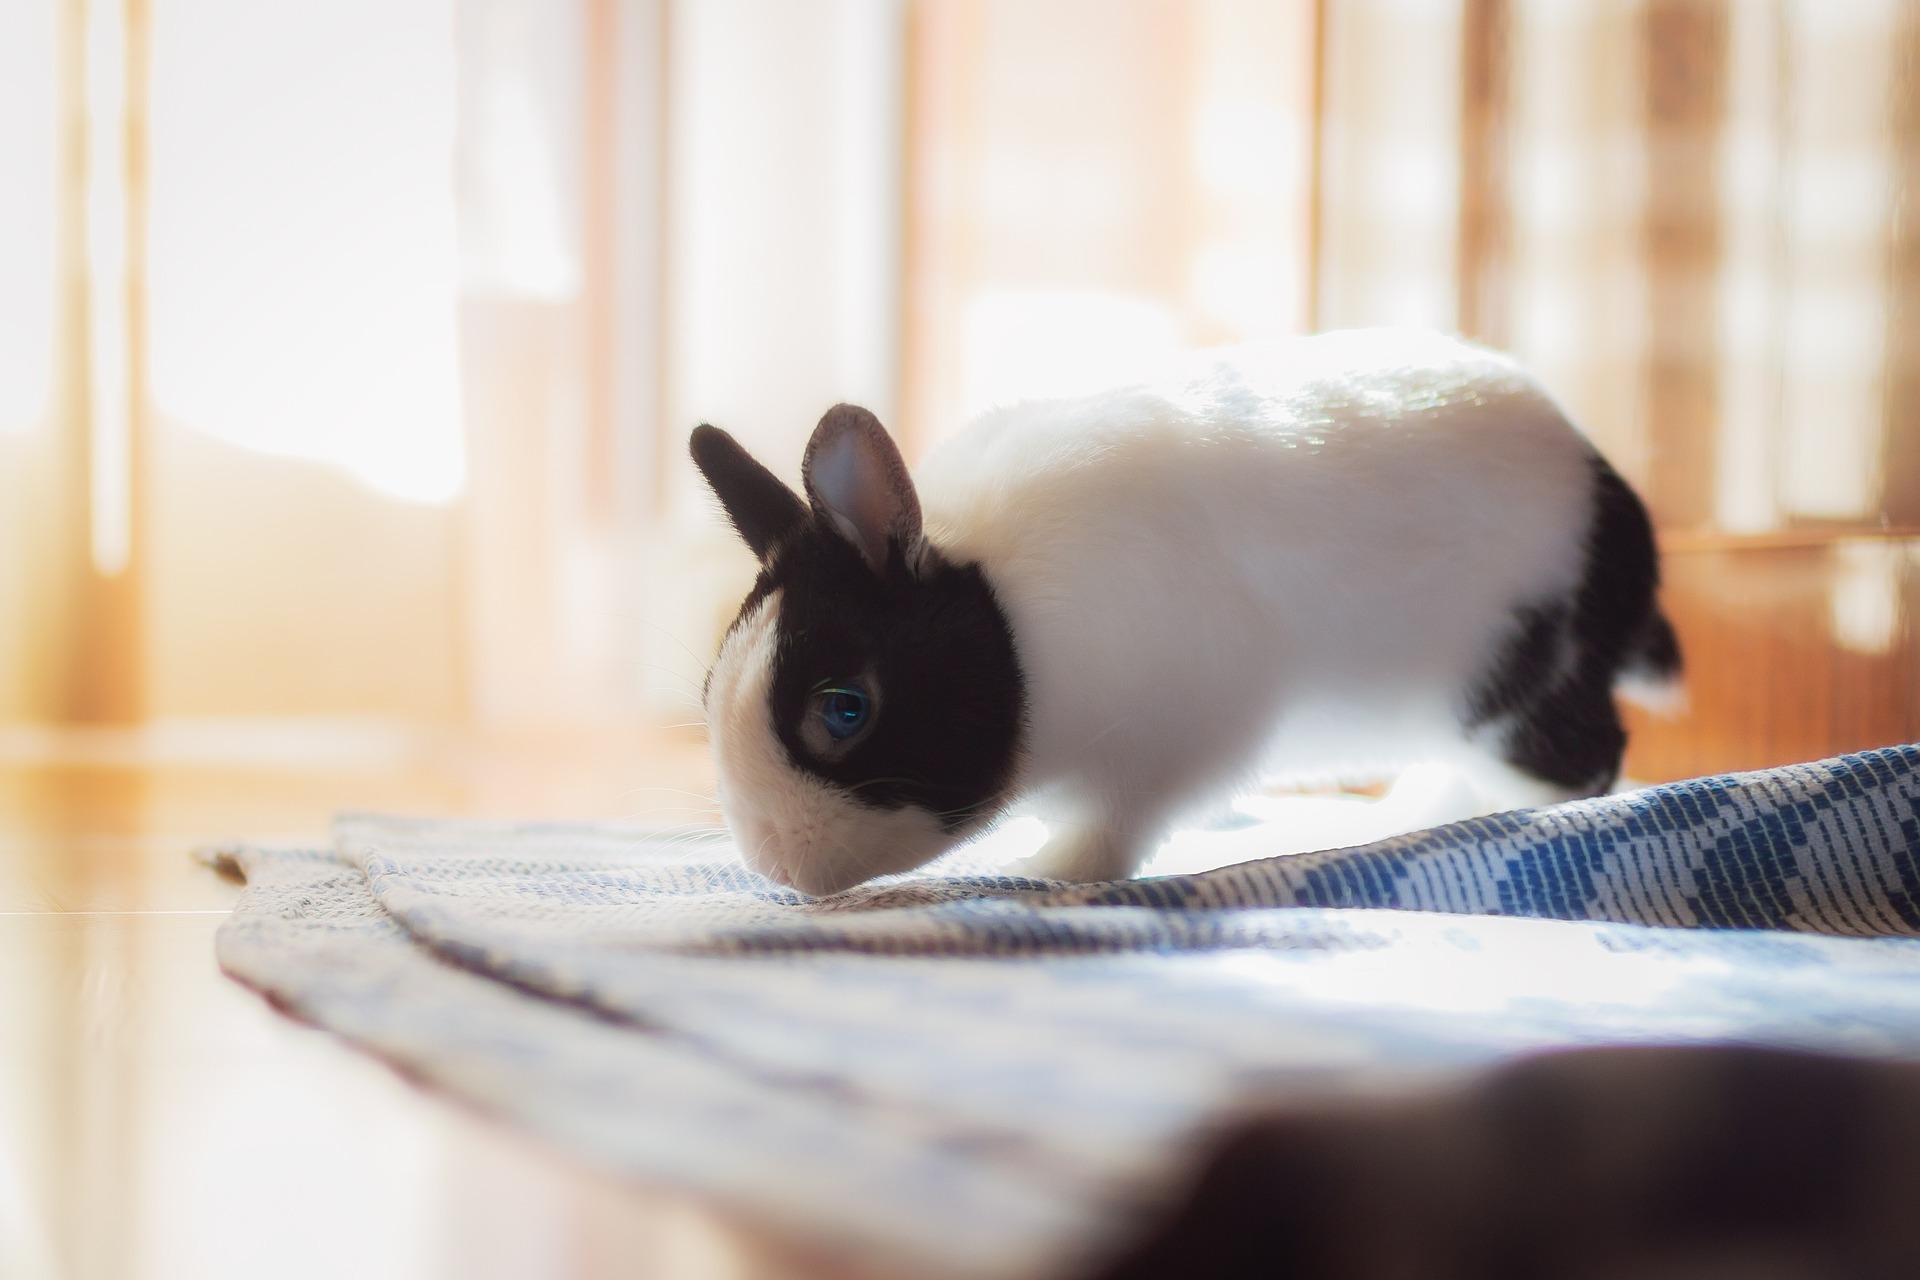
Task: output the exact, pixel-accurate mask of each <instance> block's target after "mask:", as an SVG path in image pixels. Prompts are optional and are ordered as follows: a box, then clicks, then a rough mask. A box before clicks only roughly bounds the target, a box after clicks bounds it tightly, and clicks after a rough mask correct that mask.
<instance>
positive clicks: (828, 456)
mask: <svg viewBox="0 0 1920 1280" xmlns="http://www.w3.org/2000/svg"><path fill="white" fill-rule="evenodd" d="M800 471H801V475H802V476H803V477H804V479H805V481H806V488H807V498H808V500H809V501H811V502H812V503H813V509H814V510H815V511H817V512H819V513H820V514H821V515H824V516H825V517H827V519H828V520H829V521H830V522H831V523H832V525H833V527H834V528H835V529H837V530H838V531H839V532H840V535H841V536H842V537H844V538H845V539H846V540H847V541H848V542H851V543H852V544H853V545H854V547H855V548H857V549H858V550H859V552H860V554H861V556H862V557H863V558H864V559H865V560H866V562H867V565H868V567H870V568H871V569H872V570H873V571H874V572H875V573H881V574H884V573H885V572H886V570H887V565H888V562H889V560H890V559H891V557H892V555H893V552H894V549H895V548H898V550H899V553H900V556H901V558H902V561H903V563H904V564H905V565H906V567H907V569H908V571H909V572H913V571H916V570H917V569H918V566H919V563H920V558H921V555H922V553H923V551H924V547H923V545H922V538H921V533H920V496H919V494H917V493H915V492H914V488H913V477H912V476H910V475H908V474H907V464H906V462H905V461H904V460H903V459H902V458H901V457H900V450H899V449H898V448H896V447H895V446H894V443H893V437H891V436H889V435H888V434H887V429H886V428H885V427H883V426H881V425H880V419H878V418H876V417H874V416H873V414H871V413H869V412H868V411H867V410H865V409H862V408H861V407H860V406H858V405H852V404H837V405H835V406H834V407H833V408H831V409H829V410H827V412H826V416H824V417H822V418H821V419H820V425H819V426H817V427H815V428H814V430H813V439H812V440H810V441H808V442H807V454H806V457H805V459H804V460H803V461H802V462H801V464H800Z"/></svg>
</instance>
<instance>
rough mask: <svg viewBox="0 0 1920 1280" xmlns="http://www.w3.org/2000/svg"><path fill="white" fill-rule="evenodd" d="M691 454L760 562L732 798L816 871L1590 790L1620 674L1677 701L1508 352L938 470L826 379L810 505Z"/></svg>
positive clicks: (1668, 672)
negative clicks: (1189, 822) (1257, 794)
mask: <svg viewBox="0 0 1920 1280" xmlns="http://www.w3.org/2000/svg"><path fill="white" fill-rule="evenodd" d="M689 444H690V449H691V452H692V455H693V460H694V462H695V464H696V465H697V467H698V468H699V470H700V471H701V473H702V474H703V475H704V477H705V479H706V481H707V483H708V484H709V485H710V486H711V488H712V490H713V493H714V494H715V496H716V497H717V498H718V499H719V501H720V504H721V505H722V507H723V508H724V509H725V511H726V514H727V517H728V518H729V520H730V521H731V522H732V524H733V526H734V528H735V529H736V530H737V531H738V532H739V534H740V536H741V537H742V538H743V539H744V540H745V541H746V543H747V546H748V547H749V548H750V549H751V550H752V551H753V553H754V555H755V556H757V557H758V558H759V562H760V569H759V575H758V577H757V579H756V580H755V583H754V585H753V589H752V591H751V592H750V593H749V594H748V595H747V597H746V599H745V601H744V602H743V603H742V605H741V606H740V610H739V614H738V616H737V617H736V618H735V619H734V621H733V624H732V626H731V627H730V628H729V630H728V631H727V633H726V636H725V638H724V639H723V641H722V642H721V646H720V649H719V653H718V656H717V657H716V658H715V660H714V662H713V664H712V667H711V669H710V671H709V672H708V676H707V681H706V686H705V690H704V694H703V698H704V702H705V706H706V709H707V715H708V725H709V730H710V739H711V744H712V748H713V751H714V756H715V760H716V764H717V770H718V776H719V791H718V798H719V801H720V805H721V811H722V814H723V815H724V817H725V819H726V821H727V823H728V825H729V827H730V828H731V830H732V832H733V834H734V836H735V838H736V840H737V841H738V843H739V845H740V848H741V851H742V854H743V856H744V858H745V859H746V861H747V863H748V865H749V866H751V867H752V868H754V869H755V870H757V871H759V872H761V873H762V874H764V875H765V876H767V877H769V878H770V879H772V880H774V881H777V882H779V883H781V884H783V885H786V886H789V887H791V888H793V889H797V890H799V891H801V892H803V893H806V894H810V895H815V896H820V895H827V894H832V893H835V892H838V891H841V890H844V889H846V888H849V887H851V886H853V885H856V884H858V883H861V882H862V881H865V880H867V879H870V878H872V877H875V876H879V875H884V874H890V873H895V872H903V871H907V870H910V869H912V868H915V867H919V866H921V865H923V864H925V863H926V862H928V861H929V860H931V859H933V858H934V857H936V856H937V855H939V854H941V853H942V852H943V851H946V850H947V849H949V848H951V847H953V846H955V845H956V844H958V843H960V842H962V841H965V840H967V839H969V838H971V837H972V836H973V835H975V834H977V833H979V832H980V831H982V830H983V829H985V828H986V827H987V826H988V825H989V824H990V823H991V822H992V821H993V820H994V819H995V818H996V817H997V816H998V815H1000V814H1001V813H1003V812H1005V811H1006V810H1007V809H1008V807H1009V806H1010V805H1011V804H1013V803H1014V802H1015V801H1016V800H1020V799H1022V798H1028V797H1040V798H1042V799H1043V800H1045V801H1046V802H1047V803H1048V804H1049V805H1051V810H1050V812H1051V813H1052V815H1053V816H1054V817H1055V818H1056V819H1059V820H1060V824H1059V826H1058V827H1056V828H1055V830H1054V834H1053V835H1052V838H1051V839H1050V840H1049V842H1048V843H1047V844H1046V846H1045V847H1044V848H1043V849H1041V851H1040V852H1039V853H1038V854H1037V855H1036V856H1035V857H1034V858H1033V859H1030V860H1029V862H1028V864H1027V865H1026V867H1025V870H1027V871H1028V872H1030V873H1032V874H1036V875H1042V876H1047V877H1051V878H1055V879H1060V880H1067V881H1101V880H1109V879H1119V878H1123V877H1126V876H1129V875H1132V874H1134V873H1135V872H1136V871H1137V870H1138V869H1139V868H1140V866H1141V865H1142V863H1143V861H1144V860H1145V859H1146V858H1147V857H1148V856H1149V855H1150V854H1151V853H1152V852H1153V850H1154V848H1155V847H1156V845H1157V844H1158V843H1159V842H1160V841H1161V840H1162V839H1163V838H1164V837H1165V836H1166V835H1167V834H1168V832H1169V830H1170V828H1171V824H1172V822H1173V821H1174V819H1175V818H1177V817H1179V816H1182V815H1183V814H1185V813H1187V812H1189V811H1192V810H1194V809H1196V808H1198V807H1201V806H1203V805H1205V804H1206V803H1208V802H1210V801H1211V802H1218V800H1219V798H1220V797H1222V796H1225V795H1230V794H1231V793H1232V792H1233V791H1234V790H1235V789H1237V788H1243V787H1245V786H1247V785H1249V784H1252V783H1256V782H1259V781H1261V780H1263V779H1266V778H1269V777H1271V776H1273V775H1275V774H1281V775H1287V776H1292V777H1296V778H1320V779H1339V778H1350V777H1354V776H1374V777H1378V776H1381V774H1380V770H1382V769H1385V768H1390V767H1393V766H1396V765H1404V764H1408V763H1413V762H1418V761H1426V760H1447V761H1452V762H1454V763H1455V764H1456V765H1457V766H1459V767H1460V768H1462V769H1464V770H1466V771H1467V774H1468V776H1470V777H1473V778H1475V779H1476V780H1478V782H1479V783H1480V784H1481V785H1482V786H1484V788H1485V789H1487V790H1488V791H1490V792H1491V793H1492V794H1493V795H1495V796H1496V797H1499V798H1501V799H1502V800H1504V801H1507V802H1514V803H1517V804H1546V803H1556V802H1559V801H1563V800H1569V799H1574V798H1578V797H1584V796H1590V795H1596V794H1600V793H1603V792H1605V791H1607V790H1608V789H1609V788H1610V787H1611V786H1612V785H1613V784H1614V782H1615V779H1616V777H1617V774H1618V771H1619V767H1620V759H1621V754H1622V751H1623V750H1624V748H1625V744H1626V734H1625V731H1624V730H1623V729H1622V727H1621V723H1620V718H1619V715H1618V712H1617V710H1616V708H1615V704H1614V700H1613V694H1614V692H1615V690H1616V688H1618V689H1619V690H1620V691H1621V692H1622V693H1625V694H1628V695H1629V696H1632V695H1634V694H1636V693H1637V694H1638V696H1639V698H1640V699H1641V700H1644V701H1647V702H1649V703H1650V704H1656V705H1657V704H1658V703H1659V702H1660V701H1662V700H1663V699H1670V698H1671V697H1673V696H1674V695H1675V694H1676V691H1677V689H1678V677H1679V674H1680V667H1681V659H1680V650H1679V645H1678V642H1677V639H1676V637H1675V634H1674V631H1673V628H1672V626H1671V625H1670V624H1669V622H1668V621H1667V619H1666V617H1665V616H1664V615H1663V614H1662V613H1661V611H1660V609H1659V607H1658V605H1657V602H1656V591H1657V587H1658V580H1659V568H1658V559H1657V552H1656V548H1655V543H1654V537H1653V531H1652V528H1651V525H1650V523H1649V521H1648V517H1647V513H1646V510H1645V508H1644V507H1643V506H1642V504H1641V502H1640V500H1639V499H1638V498H1637V497H1636V496H1635V495H1634V493H1633V491H1632V490H1631V489H1630V488H1629V487H1628V486H1627V484H1626V482H1625V481H1623V480H1622V479H1621V477H1620V476H1619V475H1618V474H1617V473H1616V472H1615V471H1614V469H1613V468H1612V467H1611V466H1609V465H1608V464H1607V462H1606V461H1605V460H1604V459H1603V458H1602V457H1601V456H1600V454H1599V453H1598V452H1597V451H1596V450H1595V449H1594V448H1593V446H1592V445H1591V444H1589V443H1588V441H1587V440H1586V438H1585V437H1584V436H1582V435H1581V434H1580V432H1579V431H1578V430H1577V429H1576V428H1575V427H1574V426H1573V425H1572V424H1571V423H1570V422H1569V421H1568V419H1567V417H1566V416H1565V414H1563V413H1562V412H1561V410H1560V409H1559V408H1558V407H1557V406H1556V405H1555V403H1554V402H1553V400H1552V399H1551V398H1549V396H1548V395H1547V393H1546V392H1545V391H1543V390H1542V389H1541V388H1540V386H1539V385H1538V384H1537V383H1536V382H1535V381H1534V380H1533V379H1532V378H1531V377H1529V376H1528V374H1527V373H1525V372H1524V371H1523V370H1522V369H1521V367H1520V366H1519V365H1518V364H1517V363H1516V362H1515V361H1513V360H1512V359H1510V358H1509V357H1507V356H1504V355H1501V354H1497V353H1495V352H1492V351H1489V350H1486V349H1483V348H1480V347H1478V346H1474V345H1470V344H1468V343H1466V342H1463V341H1461V340H1459V339H1455V338H1452V337H1448V336H1445V335H1441V334H1437V333H1424V332H1410V331H1397V330H1353V331H1347V332H1335V333H1327V334H1320V335H1315V336H1312V337H1306V338H1299V339H1292V340H1288V341H1284V342H1280V343H1275V344H1270V345H1264V346H1248V347H1244V348H1237V349H1226V350H1223V351H1217V352H1209V353H1200V354H1197V355H1195V356H1194V357H1192V359H1191V361H1190V362H1189V364H1188V366H1187V367H1185V368H1184V369H1182V370H1180V371H1178V372H1177V373H1176V374H1175V375H1173V376H1171V377H1170V378H1169V379H1167V380H1165V381H1162V382H1158V383H1153V382H1143V383H1142V384H1140V385H1135V386H1130V387H1124V388H1120V389H1117V390H1113V391H1109V392H1105V393H1102V394H1097V395H1091V396H1087V397H1084V398H1080V399H1061V400H1051V401H1033V402H1026V403H1019V404H1014V405H1011V406H1006V407H1002V408H998V409H995V410H992V411H990V412H988V413H987V414H985V415H984V416H983V417H981V418H980V419H979V420H977V421H976V422H974V423H973V424H971V425H970V426H969V427H967V428H965V429H963V430H962V431H961V433H959V434H958V435H956V436H955V437H953V438H952V439H951V440H949V441H948V442H946V443H945V444H944V445H943V446H942V447H940V448H938V449H937V450H935V452H934V454H933V455H932V456H931V457H929V458H928V459H927V460H926V462H925V464H924V465H923V466H922V467H921V469H920V471H919V474H918V476H917V477H915V476H913V475H910V474H909V472H908V469H907V466H906V464H905V462H904V461H903V460H902V458H901V455H900V451H899V449H898V448H897V447H896V446H895V444H894V442H893V440H892V439H891V438H890V437H889V436H888V434H887V432H886V430H885V429H884V428H883V427H882V426H881V424H880V422H879V421H878V419H876V418H875V416H874V415H873V414H872V413H870V412H868V411H867V410H865V409H862V408H859V407H857V406H854V405H848V404H842V405H838V406H836V407H834V408H832V409H830V410H828V412H827V413H826V415H825V416H824V417H822V418H821V419H820V422H819V425H818V427H817V428H816V430H815V431H814V433H813V436H812V438H811V440H810V441H809V442H808V444H807V447H806V452H805V455H804V458H803V461H802V474H803V477H804V489H805V497H804V499H803V498H802V497H801V496H800V495H799V494H796V493H795V492H794V491H793V490H792V489H791V488H789V487H788V486H787V485H786V484H784V483H782V482H781V481H780V480H779V479H778V478H777V477H776V476H774V475H773V473H772V472H770V471H769V470H768V469H767V468H766V467H765V466H763V465H761V464H760V463H759V462H757V461H756V460H755V459H754V458H753V457H751V456H750V455H749V454H748V453H747V452H746V451H745V450H744V449H743V448H742V447H741V446H740V445H739V444H738V443H737V442H735V441H734V439H733V438H732V437H731V436H729V435H727V434H726V433H725V432H724V431H722V430H720V429H718V428H716V427H714V426H711V425H706V424H703V425H701V426H699V427H697V428H695V430H694V431H693V433H692V437H691V440H690V442H689Z"/></svg>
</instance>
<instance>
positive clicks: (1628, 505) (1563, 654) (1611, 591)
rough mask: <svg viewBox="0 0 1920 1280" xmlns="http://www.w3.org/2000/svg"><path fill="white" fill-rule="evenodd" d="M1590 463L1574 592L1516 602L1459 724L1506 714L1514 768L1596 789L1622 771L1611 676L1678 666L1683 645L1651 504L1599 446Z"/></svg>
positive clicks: (1574, 787)
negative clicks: (1670, 613)
mask: <svg viewBox="0 0 1920 1280" xmlns="http://www.w3.org/2000/svg"><path fill="white" fill-rule="evenodd" d="M1591 466H1592V477H1593V490H1592V492H1593V514H1592V517H1591V519H1590V521H1589V523H1588V526H1587V538H1586V549H1585V562H1584V566H1583V568H1582V571H1581V575H1580V583H1579V586H1578V587H1577V588H1576V589H1575V591H1574V593H1573V595H1572V596H1571V598H1569V599H1565V600H1557V601H1548V602H1544V603H1542V602H1536V603H1531V604H1527V605H1522V606H1521V607H1520V608H1518V609H1516V610H1514V627H1513V631H1512V633H1511V634H1510V635H1509V637H1508V639H1507V642H1506V643H1505V644H1504V645H1503V646H1502V647H1501V649H1500V652H1499V653H1498V654H1497V655H1496V657H1495V659H1494V661H1493V663H1492V664H1491V665H1490V666H1489V667H1488V668H1487V670H1486V672H1485V673H1484V674H1483V675H1482V676H1481V678H1480V680H1479V682H1478V683H1477V684H1476V685H1475V686H1474V688H1472V689H1471V690H1469V692H1468V694H1467V699H1466V711H1467V716H1466V725H1467V727H1468V728H1470V729H1471V728H1477V727H1480V726H1483V725H1487V724H1491V723H1493V722H1495V721H1497V720H1507V721H1508V722H1509V723H1510V726H1511V727H1510V729H1509V731H1508V736H1507V742H1506V746H1505V752H1504V754H1505V756H1506V759H1507V762H1508V763H1509V764H1512V765H1514V766H1515V767H1516V768H1519V769H1522V770H1524V771H1526V772H1527V773H1529V774H1531V775H1533V776H1534V777H1536V778H1539V779H1541V780H1542V781H1545V782H1550V783H1553V784H1554V785H1556V786H1559V787H1564V788H1566V789H1568V790H1570V791H1575V792H1578V793H1581V794H1585V795H1598V794H1600V793H1602V792H1604V791H1606V790H1607V788H1609V787H1611V786H1612V785H1613V782H1614V779H1615V778H1616V777H1618V776H1619V772H1620V757H1621V755H1622V753H1623V752H1624V751H1625V750H1626V745H1627V734H1626V730H1625V729H1624V728H1622V727H1621V724H1620V714H1619V711H1618V709H1617V708H1616V707H1615V706H1614V703H1613V686H1614V683H1615V682H1616V681H1617V680H1618V679H1619V678H1620V677H1621V676H1622V675H1624V674H1626V673H1628V672H1630V671H1631V672H1638V673H1644V674H1647V675H1652V676H1672V675H1676V674H1678V672H1679V670H1680V646H1679V642H1678V640H1677V639H1676V638H1675V636H1674V634H1673V627H1672V625H1671V624H1670V623H1668V621H1667V620H1666V618H1665V617H1664V616H1662V614H1661V613H1660V610H1659V605H1658V603H1657V602H1656V600H1655V594H1656V592H1657V591H1658V589H1659V586H1660V561H1659V550H1658V548H1657V547H1656V545H1655V543H1654V538H1653V526H1652V524H1651V523H1650V522H1649V521H1648V519H1647V510H1646V508H1645V507H1644V506H1642V505H1641V503H1640V499H1639V497H1638V496H1637V495H1635V493H1634V492H1633V490H1632V489H1631V488H1629V487H1628V486H1627V482H1626V481H1625V480H1622V479H1621V478H1620V474H1619V473H1618V472H1617V471H1615V470H1614V469H1613V468H1612V467H1611V466H1609V465H1608V464H1607V461H1606V459H1604V458H1602V457H1600V455H1598V454H1594V455H1592V458H1591Z"/></svg>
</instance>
